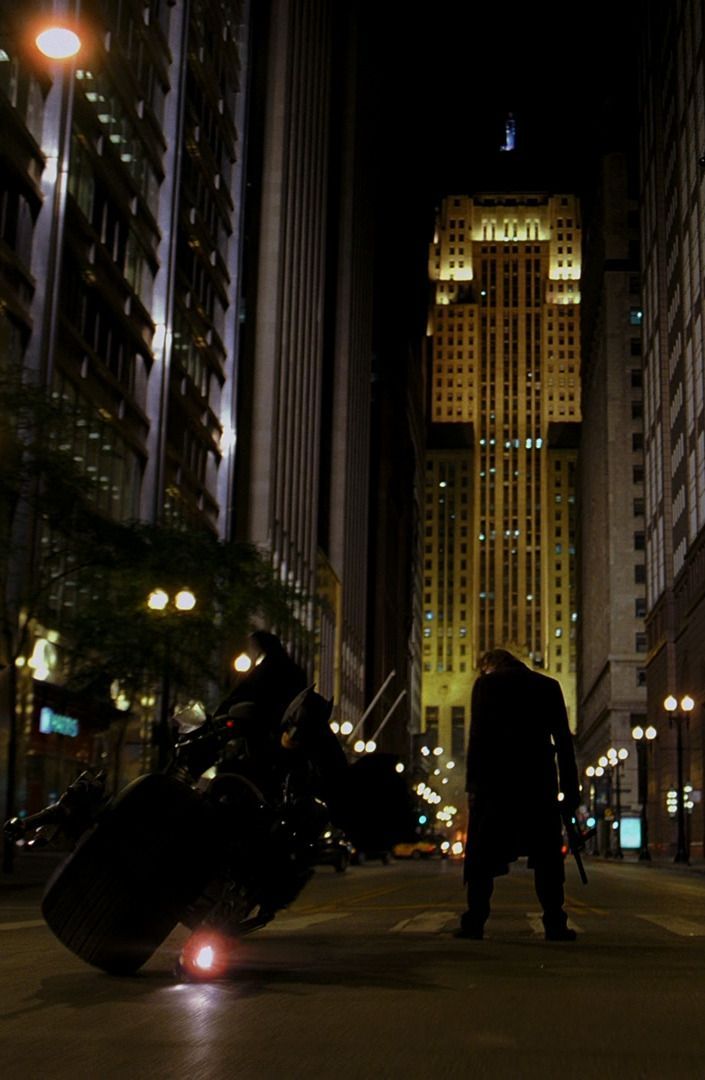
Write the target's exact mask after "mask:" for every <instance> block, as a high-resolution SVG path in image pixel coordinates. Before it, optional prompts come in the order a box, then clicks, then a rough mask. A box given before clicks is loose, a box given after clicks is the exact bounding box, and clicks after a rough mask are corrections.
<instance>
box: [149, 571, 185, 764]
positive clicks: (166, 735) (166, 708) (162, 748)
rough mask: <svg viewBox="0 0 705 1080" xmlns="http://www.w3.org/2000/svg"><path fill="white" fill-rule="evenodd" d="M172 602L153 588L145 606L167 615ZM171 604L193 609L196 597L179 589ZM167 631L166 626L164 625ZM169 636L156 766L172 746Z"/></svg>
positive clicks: (162, 762)
mask: <svg viewBox="0 0 705 1080" xmlns="http://www.w3.org/2000/svg"><path fill="white" fill-rule="evenodd" d="M170 603H172V601H171V599H170V597H169V595H168V593H165V592H164V590H163V589H154V590H153V591H152V592H151V593H150V594H149V596H148V598H147V607H148V609H149V610H150V611H154V612H156V613H158V614H161V615H162V616H163V617H164V616H166V617H169V615H170V614H171V612H169V610H168V609H169V605H170ZM173 606H174V608H175V609H176V612H177V613H178V612H182V611H193V609H194V607H195V606H196V597H195V596H194V594H193V593H192V592H191V590H190V589H181V591H180V592H178V593H177V594H176V596H175V597H174V598H173ZM165 630H167V631H168V626H166V627H165ZM170 637H171V635H170V634H169V633H168V632H167V633H165V635H164V642H163V644H164V663H163V667H162V685H161V694H160V702H159V719H158V721H157V730H156V744H157V767H158V768H159V769H162V768H164V766H165V765H166V764H167V762H168V760H169V755H170V753H171V748H172V740H171V733H170V731H169V713H170V705H171V682H172V679H171V654H170Z"/></svg>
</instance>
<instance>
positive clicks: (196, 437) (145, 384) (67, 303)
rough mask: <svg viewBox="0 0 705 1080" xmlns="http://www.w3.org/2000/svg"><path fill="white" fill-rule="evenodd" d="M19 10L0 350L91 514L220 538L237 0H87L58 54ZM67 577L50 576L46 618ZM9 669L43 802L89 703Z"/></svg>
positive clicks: (71, 759)
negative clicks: (59, 437)
mask: <svg viewBox="0 0 705 1080" xmlns="http://www.w3.org/2000/svg"><path fill="white" fill-rule="evenodd" d="M10 7H11V8H12V10H9V9H10ZM52 7H55V8H56V14H59V15H65V14H66V11H67V9H68V10H69V13H71V11H72V10H73V6H72V5H66V4H63V3H61V4H59V3H57V4H55V5H52V4H49V5H43V9H44V13H45V15H46V17H47V18H48V17H49V16H50V15H51V9H52ZM25 14H26V13H25V11H24V9H20V8H17V6H16V5H5V6H4V10H3V12H2V20H1V22H0V118H1V119H2V124H3V131H4V133H5V135H4V137H3V139H2V144H1V145H0V162H1V167H0V241H1V242H0V300H1V302H0V341H1V342H2V344H3V351H2V358H1V359H2V364H3V365H8V366H11V367H12V368H14V369H15V370H16V369H18V368H24V369H25V370H27V371H31V372H33V373H34V375H35V377H36V378H37V379H38V380H39V381H40V382H41V383H42V384H43V385H44V386H46V387H47V388H49V389H50V390H51V393H52V395H53V397H54V398H55V400H56V401H58V402H61V403H62V406H63V410H64V413H65V416H66V417H67V419H68V420H69V421H70V425H71V427H70V430H69V431H68V438H69V439H70V444H71V450H72V455H73V458H74V461H75V462H76V464H77V465H78V466H79V467H82V468H85V471H86V474H87V475H88V476H89V477H91V478H92V479H94V480H95V482H96V501H97V503H98V505H99V507H100V509H101V510H102V511H104V512H105V514H107V515H109V516H112V517H115V518H117V519H121V520H125V519H130V518H141V519H143V520H148V521H154V520H158V519H160V518H161V519H169V520H172V521H183V520H191V521H194V520H195V521H198V522H200V523H201V524H202V525H203V526H204V527H206V528H209V529H211V530H213V531H214V532H216V533H217V534H218V535H220V536H221V537H227V536H228V535H229V534H230V530H231V514H230V503H231V495H232V487H233V455H234V449H235V427H236V388H237V379H236V368H237V333H238V326H239V322H238V303H237V301H238V296H239V292H240V281H239V273H240V232H241V228H240V221H241V208H242V199H241V196H240V185H241V179H242V152H241V146H242V142H243V134H244V133H243V115H244V94H243V89H244V76H245V73H246V61H247V51H246V48H245V47H244V42H245V39H246V17H247V4H246V3H245V2H244V0H243V2H240V0H191V2H188V3H187V2H183V3H168V4H167V3H163V2H161V0H152V2H151V3H145V4H132V3H124V4H112V3H109V2H107V0H83V2H82V3H81V5H80V19H79V20H78V22H77V26H78V28H79V30H80V32H81V34H82V36H83V47H82V49H81V52H80V53H79V54H78V56H77V57H76V59H75V60H66V61H62V62H52V61H49V60H46V59H44V58H42V57H41V56H40V54H39V52H38V51H37V49H36V47H35V45H34V43H33V42H32V41H30V40H28V38H27V31H28V29H29V28H30V27H31V26H32V25H34V24H33V23H32V22H31V21H29V20H27V19H26V18H25ZM49 543H50V538H49V536H48V535H46V534H42V536H41V540H40V545H39V554H40V556H41V555H42V554H45V553H46V551H47V550H48V545H49ZM76 589H77V586H76V583H75V582H74V581H73V580H72V575H71V574H70V573H64V574H61V575H57V576H56V578H55V584H54V587H53V593H52V597H51V600H52V604H53V610H54V611H55V612H56V616H57V621H58V618H59V616H60V611H61V609H62V607H63V606H64V605H69V604H74V603H76V600H77V596H76ZM49 630H51V628H50V627H40V626H38V625H37V626H34V625H33V633H34V634H35V635H37V636H39V635H41V634H43V633H45V632H47V631H49ZM32 644H33V643H32V641H31V640H30V642H29V650H30V652H31V650H32ZM3 645H4V641H3ZM25 681H26V684H27V685H26V686H25V687H23V691H22V695H21V696H22V717H21V720H22V740H23V742H22V747H21V749H22V750H26V751H27V761H28V763H29V765H30V766H31V772H32V775H31V776H29V777H28V780H27V783H29V784H30V785H34V787H35V789H36V791H37V792H39V795H38V801H40V802H41V799H42V797H43V798H44V799H46V796H47V795H48V793H49V791H50V790H54V791H55V790H58V789H60V788H61V786H62V783H63V782H64V781H66V780H67V779H70V778H72V777H73V776H74V775H75V771H76V766H77V763H80V762H84V761H85V760H87V759H88V758H90V757H91V756H92V750H91V730H92V728H95V720H96V716H97V709H93V710H91V709H87V710H86V708H85V704H84V707H83V709H82V710H81V706H80V703H79V702H77V701H73V699H72V698H71V696H70V695H68V694H67V692H65V691H61V693H60V694H59V691H58V689H57V685H58V684H59V683H60V682H61V672H60V670H59V668H58V666H57V667H56V669H55V670H47V671H46V673H45V677H44V679H43V680H41V685H40V680H39V679H38V678H37V677H35V678H34V679H31V678H29V677H27V679H26V680H25ZM57 694H59V696H58V697H57ZM41 705H45V706H54V707H56V708H58V710H59V711H60V712H66V711H67V709H72V708H74V707H75V709H76V710H77V713H76V715H78V711H80V719H81V735H80V737H76V738H73V739H70V740H69V739H64V740H63V742H62V741H61V739H60V736H58V735H56V734H54V733H52V734H46V733H44V732H42V731H40V728H39V722H38V721H39V711H40V707H41ZM1 726H2V728H3V729H5V730H3V731H2V735H3V736H5V731H6V725H5V724H3V725H1ZM24 783H25V781H24V777H20V794H21V795H22V791H23V790H24Z"/></svg>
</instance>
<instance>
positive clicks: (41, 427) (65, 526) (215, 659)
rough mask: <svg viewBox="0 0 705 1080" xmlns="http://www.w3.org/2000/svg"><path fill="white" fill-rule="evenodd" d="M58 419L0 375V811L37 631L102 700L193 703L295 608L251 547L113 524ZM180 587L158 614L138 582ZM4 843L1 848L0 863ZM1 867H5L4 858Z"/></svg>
mask: <svg viewBox="0 0 705 1080" xmlns="http://www.w3.org/2000/svg"><path fill="white" fill-rule="evenodd" d="M75 422H76V415H75V414H74V415H73V416H72V417H71V418H67V416H66V415H65V413H64V412H62V409H61V407H60V403H58V402H57V401H55V400H54V399H53V398H52V396H51V395H50V394H48V393H47V392H46V391H44V390H43V389H41V388H39V387H36V386H34V385H33V384H31V383H30V382H28V381H27V379H26V378H23V377H22V376H21V375H20V374H19V373H12V372H9V373H8V372H7V371H6V372H4V374H2V375H0V575H1V576H0V588H1V593H0V631H1V635H2V637H1V641H0V664H1V665H3V666H4V670H3V672H2V677H3V681H4V684H5V687H4V689H5V693H4V705H5V712H6V720H7V724H6V729H7V742H6V799H5V813H6V817H11V816H12V815H13V814H14V813H15V809H16V808H15V798H16V787H17V764H18V761H17V758H18V727H17V686H18V662H19V661H20V660H21V658H24V657H26V655H27V652H28V650H29V648H30V646H31V642H32V639H33V637H34V636H35V635H36V633H37V631H38V630H39V629H43V630H51V632H52V634H53V636H55V637H56V639H57V649H58V653H59V656H60V658H61V660H62V665H63V675H64V676H65V678H66V679H67V680H68V682H69V685H71V686H72V687H74V688H83V689H89V690H90V692H91V694H92V696H93V697H94V699H95V700H99V699H100V698H101V696H102V697H103V698H104V699H105V700H106V701H108V700H109V696H110V687H111V685H112V684H113V683H118V684H119V686H120V687H121V689H122V691H123V692H124V693H125V694H126V695H127V697H128V699H129V698H130V697H133V696H134V695H136V694H137V693H139V691H140V690H144V688H145V687H147V686H151V687H152V688H154V687H158V688H159V690H160V694H161V698H162V714H163V718H165V716H166V711H167V709H168V707H169V705H170V704H171V701H172V700H173V698H174V697H176V696H177V695H179V694H186V695H188V696H189V697H194V698H195V697H203V698H205V699H206V700H208V699H209V697H211V696H213V694H215V693H217V690H216V688H217V687H222V686H223V681H224V676H225V673H226V671H227V666H226V665H227V661H228V659H231V658H232V655H233V652H234V650H235V649H236V648H238V646H240V645H241V643H242V642H243V641H244V638H245V637H246V635H247V633H248V631H249V630H250V629H251V628H252V625H253V622H254V621H255V620H257V621H259V622H261V623H265V624H268V625H273V626H276V627H278V628H282V629H283V630H284V633H286V628H287V627H288V626H292V625H293V624H294V622H295V620H294V617H293V611H294V607H295V605H293V604H292V603H291V598H290V596H289V595H288V593H287V590H286V588H285V587H284V586H283V585H281V584H280V583H279V582H278V581H277V580H276V579H275V577H274V574H273V571H272V568H271V566H270V564H269V563H268V561H267V559H266V558H265V557H264V556H262V555H260V554H259V553H258V552H257V551H256V550H255V549H254V548H252V547H250V546H247V545H241V544H235V543H232V542H224V541H221V540H219V539H218V538H217V537H216V536H215V535H213V534H212V533H211V532H210V531H209V530H208V529H207V528H206V527H196V526H191V527H187V526H183V527H182V528H176V527H174V526H164V525H159V524H146V523H143V522H127V523H126V522H118V521H115V520H113V519H111V518H110V517H108V516H106V515H105V514H104V513H102V512H101V511H100V510H99V509H98V508H97V503H96V498H95V495H96V489H95V485H94V484H93V482H92V481H91V479H90V477H89V476H87V475H86V473H85V472H84V471H83V469H81V468H80V467H79V465H77V463H76V461H75V460H74V457H73V439H72V437H71V431H68V430H67V426H71V425H74V424H75ZM157 587H159V588H162V589H164V590H165V591H166V592H167V593H171V595H172V596H173V595H174V594H175V593H176V592H177V591H178V590H179V589H182V588H184V587H187V588H189V589H190V590H191V591H192V592H193V594H194V596H195V597H196V606H195V607H194V609H193V610H192V611H190V612H185V613H179V614H176V612H175V609H174V608H173V607H170V606H169V607H167V608H166V609H165V610H164V611H163V612H161V613H155V612H152V611H150V609H149V608H148V606H147V598H148V596H149V593H150V592H151V591H152V590H154V589H155V588H157ZM8 861H9V862H10V863H11V854H10V853H8V851H7V850H6V851H5V860H4V863H3V868H4V869H8V865H7V863H8ZM10 868H11V865H10Z"/></svg>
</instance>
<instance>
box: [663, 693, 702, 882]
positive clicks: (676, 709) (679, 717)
mask: <svg viewBox="0 0 705 1080" xmlns="http://www.w3.org/2000/svg"><path fill="white" fill-rule="evenodd" d="M663 707H664V709H665V710H666V712H667V713H668V726H669V727H673V723H674V721H675V725H676V800H677V801H676V818H677V823H678V833H677V839H676V854H675V856H674V858H673V861H674V862H677V863H686V864H688V863H689V862H690V859H689V858H688V847H687V844H686V841H685V806H684V802H683V721H685V723H686V724H687V723H688V718H689V716H690V714H691V712H692V711H693V709H694V708H695V702H694V701H693V699H692V697H691V696H690V694H685V695H684V696H683V697H682V698H681V700H680V705H679V703H678V699H677V698H675V697H674V696H673V694H669V695H668V697H667V698H666V699H665V701H664V703H663Z"/></svg>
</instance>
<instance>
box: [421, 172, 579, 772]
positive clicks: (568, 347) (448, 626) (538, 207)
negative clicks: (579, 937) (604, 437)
mask: <svg viewBox="0 0 705 1080" xmlns="http://www.w3.org/2000/svg"><path fill="white" fill-rule="evenodd" d="M580 238H581V231H580V208H579V204H578V200H577V199H576V197H575V196H572V195H553V196H550V195H546V194H527V195H522V194H494V193H492V194H481V195H475V196H452V197H449V198H446V199H445V200H444V202H443V205H442V207H441V210H440V213H439V215H438V220H437V224H436V233H435V236H434V239H433V243H432V244H431V247H430V254H429V277H430V279H431V281H432V282H433V283H434V294H433V298H432V305H431V311H430V320H429V326H428V333H429V335H430V337H431V341H432V371H431V380H430V383H431V386H430V394H431V402H430V412H429V415H430V419H431V422H432V426H431V429H430V438H429V448H428V454H427V462H426V494H425V506H424V518H425V521H424V533H425V535H424V629H423V634H424V641H423V652H424V675H423V715H424V724H425V728H426V730H427V731H428V732H429V737H431V738H432V739H433V738H436V739H437V740H438V741H439V742H440V743H441V744H442V745H443V746H447V747H449V748H450V749H452V751H453V753H455V754H457V753H459V752H461V751H462V748H463V746H464V742H465V733H466V729H467V722H468V715H469V697H470V687H471V682H472V676H473V674H474V672H475V670H476V665H477V660H478V657H479V655H480V654H481V653H483V652H484V651H485V650H487V649H490V648H493V647H497V648H499V647H506V648H509V649H511V650H512V651H514V652H515V653H516V654H517V655H519V656H520V657H521V658H522V659H524V660H526V661H527V663H529V664H532V665H536V666H537V667H539V668H541V669H542V670H544V671H546V672H547V673H549V674H551V675H554V676H555V677H556V678H558V679H559V681H560V682H561V684H562V686H563V690H564V694H565V697H566V701H567V704H568V709H569V714H570V719H571V723H572V724H573V725H574V724H575V640H574V639H575V621H576V618H577V613H576V608H575V521H574V516H575V495H574V491H575V461H576V447H577V433H578V430H579V427H578V425H579V422H580V327H579V319H580Z"/></svg>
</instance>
